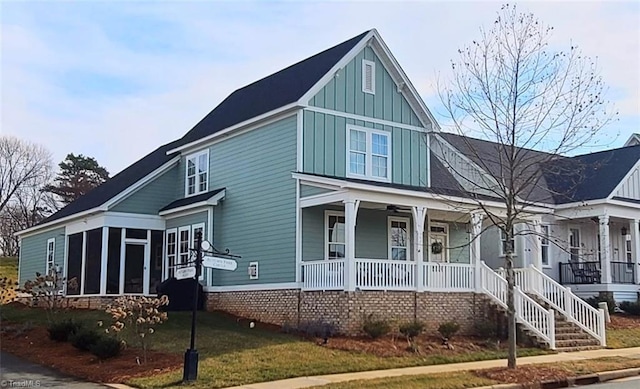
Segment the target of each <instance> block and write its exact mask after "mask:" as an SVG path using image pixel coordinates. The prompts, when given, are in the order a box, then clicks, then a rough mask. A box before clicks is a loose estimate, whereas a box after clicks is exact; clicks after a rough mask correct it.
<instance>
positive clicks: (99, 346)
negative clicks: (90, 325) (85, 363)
mask: <svg viewBox="0 0 640 389" xmlns="http://www.w3.org/2000/svg"><path fill="white" fill-rule="evenodd" d="M121 350H122V342H121V341H119V340H118V339H116V338H112V337H107V336H100V337H98V340H97V341H96V342H95V343H94V344H92V345H91V346H89V351H91V354H93V355H95V356H96V357H98V359H109V358H113V357H117V356H118V355H119V354H120V351H121Z"/></svg>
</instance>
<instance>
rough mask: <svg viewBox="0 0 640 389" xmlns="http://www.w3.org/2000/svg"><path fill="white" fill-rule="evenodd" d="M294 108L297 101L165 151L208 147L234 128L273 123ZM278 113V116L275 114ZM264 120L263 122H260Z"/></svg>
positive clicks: (257, 126) (250, 128)
mask: <svg viewBox="0 0 640 389" xmlns="http://www.w3.org/2000/svg"><path fill="white" fill-rule="evenodd" d="M295 108H300V105H299V104H298V103H297V102H294V103H291V104H287V105H285V106H283V107H280V108H277V109H274V110H271V111H269V112H265V113H263V114H262V115H258V116H255V117H253V118H251V119H247V120H245V121H243V122H240V123H238V124H234V125H233V126H231V127H227V128H225V129H224V130H222V131H218V132H216V133H214V134H211V135H208V136H205V137H204V138H200V139H197V140H195V141H193V142H190V143H187V144H185V145H182V146H179V147H176V148H174V149H171V150H168V151H167V155H169V154H173V153H175V152H183V151H187V150H192V149H195V148H198V147H208V146H210V145H211V143H214V140H215V139H217V138H220V137H223V138H224V139H228V138H229V137H230V135H231V134H230V132H233V131H235V130H239V129H242V128H243V127H247V126H251V127H249V128H245V130H246V131H251V130H254V129H256V128H259V127H262V126H264V125H267V124H268V123H273V122H276V121H278V120H281V119H284V118H286V117H288V116H289V114H290V112H288V111H290V110H292V109H295ZM276 115H278V116H276ZM265 119H269V120H268V121H265ZM262 121H264V122H262Z"/></svg>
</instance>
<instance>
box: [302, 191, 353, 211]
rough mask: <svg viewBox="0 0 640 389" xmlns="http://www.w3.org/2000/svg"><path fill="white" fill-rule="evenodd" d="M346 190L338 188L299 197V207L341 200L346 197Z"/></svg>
mask: <svg viewBox="0 0 640 389" xmlns="http://www.w3.org/2000/svg"><path fill="white" fill-rule="evenodd" d="M346 194H347V191H344V190H340V191H335V192H329V193H321V194H317V195H313V196H307V197H303V198H301V199H300V207H302V208H309V207H315V206H316V205H323V204H329V203H335V202H342V201H344V200H345V199H346Z"/></svg>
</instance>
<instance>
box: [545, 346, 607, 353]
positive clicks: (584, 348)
mask: <svg viewBox="0 0 640 389" xmlns="http://www.w3.org/2000/svg"><path fill="white" fill-rule="evenodd" d="M600 349H602V346H580V347H556V350H555V351H557V352H559V353H568V352H574V351H588V350H600Z"/></svg>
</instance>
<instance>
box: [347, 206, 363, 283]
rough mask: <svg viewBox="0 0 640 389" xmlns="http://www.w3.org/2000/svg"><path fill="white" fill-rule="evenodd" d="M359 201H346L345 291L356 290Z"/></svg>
mask: <svg viewBox="0 0 640 389" xmlns="http://www.w3.org/2000/svg"><path fill="white" fill-rule="evenodd" d="M359 205H360V201H359V200H351V199H349V200H345V201H344V224H345V226H344V239H345V258H344V259H345V267H344V270H345V274H344V289H345V290H346V291H355V290H356V260H355V259H356V217H357V213H358V206H359Z"/></svg>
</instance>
